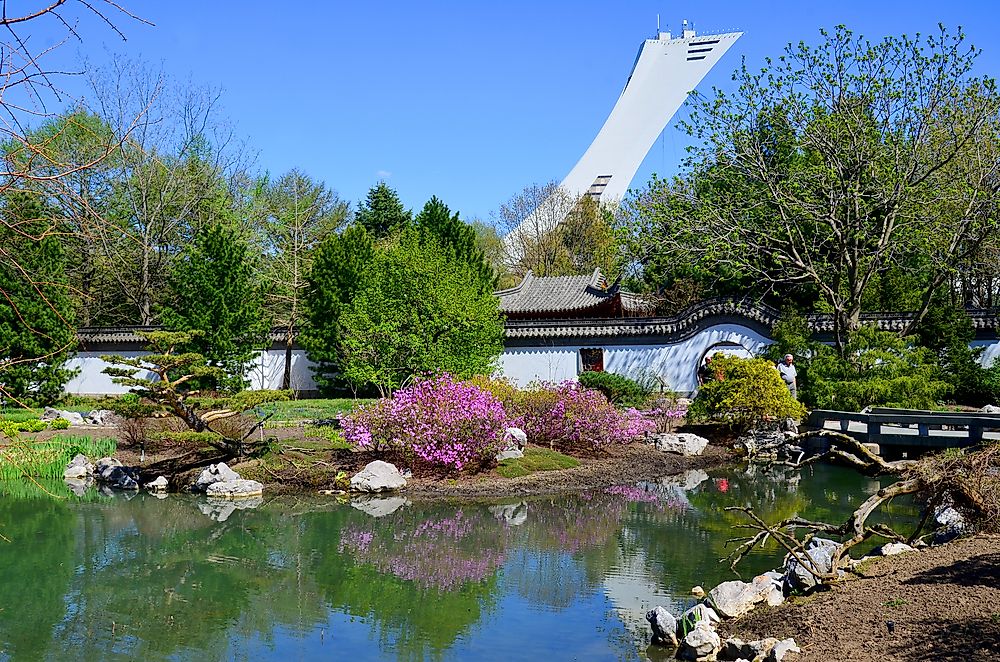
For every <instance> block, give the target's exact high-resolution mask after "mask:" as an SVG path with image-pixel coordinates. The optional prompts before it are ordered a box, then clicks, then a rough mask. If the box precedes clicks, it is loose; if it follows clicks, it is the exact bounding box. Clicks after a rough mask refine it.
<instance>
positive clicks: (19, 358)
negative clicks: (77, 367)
mask: <svg viewBox="0 0 1000 662" xmlns="http://www.w3.org/2000/svg"><path fill="white" fill-rule="evenodd" d="M2 204H3V207H2V209H0V218H2V221H3V222H2V223H0V397H2V398H5V399H6V398H11V399H13V400H15V401H17V402H19V403H22V404H35V405H38V404H49V403H51V402H53V401H54V400H56V399H57V398H58V397H59V396H60V395H61V394H62V390H63V386H64V385H65V384H66V382H67V381H69V379H70V377H72V375H73V372H72V371H71V370H67V369H66V368H65V363H66V360H67V359H68V358H69V354H70V352H71V351H72V350H73V349H74V348H75V346H76V327H75V325H74V317H73V304H72V300H71V298H70V296H69V292H68V286H67V284H66V275H65V253H64V251H63V247H62V244H61V243H60V241H59V236H58V227H57V224H56V222H55V221H54V220H53V218H52V216H51V211H50V210H49V209H48V208H47V207H46V206H45V205H44V204H42V201H41V200H40V199H39V198H38V197H37V196H35V195H31V194H29V193H23V192H8V193H7V194H6V195H5V196H4V198H3V201H2Z"/></svg>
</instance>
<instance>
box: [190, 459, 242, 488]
mask: <svg viewBox="0 0 1000 662" xmlns="http://www.w3.org/2000/svg"><path fill="white" fill-rule="evenodd" d="M240 478H241V476H240V475H239V474H238V473H236V472H235V471H233V470H232V469H230V468H229V465H227V464H226V463H225V462H219V463H218V464H211V465H209V467H208V468H207V469H205V470H203V471H202V472H201V475H200V476H198V480H196V481H195V482H194V485H193V486H192V487H191V489H193V490H194V491H196V492H204V491H206V490H208V487H209V485H212V484H214V483H223V482H228V481H234V480H240Z"/></svg>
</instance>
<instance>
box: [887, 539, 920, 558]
mask: <svg viewBox="0 0 1000 662" xmlns="http://www.w3.org/2000/svg"><path fill="white" fill-rule="evenodd" d="M915 551H917V550H915V549H913V548H912V547H910V546H909V545H907V544H906V543H902V542H889V543H886V544H884V545H882V547H881V548H880V549H879V552H880V553H881V554H882V556H896V555H897V554H905V553H907V552H915Z"/></svg>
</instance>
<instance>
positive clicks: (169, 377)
mask: <svg viewBox="0 0 1000 662" xmlns="http://www.w3.org/2000/svg"><path fill="white" fill-rule="evenodd" d="M139 335H140V336H142V337H143V338H144V339H145V340H146V341H147V342H148V343H149V349H150V350H151V351H152V353H151V354H147V355H144V356H137V357H125V356H119V355H110V356H102V357H101V359H102V360H103V361H105V362H106V363H109V364H111V366H112V367H109V368H105V369H104V372H105V373H106V374H108V375H111V377H112V380H113V381H114V382H115V383H116V384H121V385H122V386H127V387H129V389H130V390H131V392H132V393H135V394H137V395H138V396H140V397H141V398H144V399H145V400H147V401H148V402H150V403H151V404H152V405H153V406H154V407H155V408H156V409H158V410H160V411H162V412H166V413H167V414H170V415H173V416H176V417H177V418H178V419H180V420H181V421H183V422H184V424H185V425H186V426H187V427H188V429H189V430H190V431H191V432H193V433H195V434H196V435H197V436H194V437H187V438H190V439H191V440H196V441H200V442H203V443H205V444H207V445H208V446H211V447H212V448H214V449H216V450H218V451H221V452H222V453H223V454H224V455H226V456H228V457H239V456H242V455H246V454H253V453H254V452H255V451H257V450H259V449H258V448H257V445H258V444H254V443H252V442H250V441H249V439H250V437H251V435H252V434H253V433H254V432H256V431H257V430H258V429H259V428H260V427H261V426H262V425H263V424H264V421H266V420H267V418H266V417H265V418H262V419H261V420H259V421H258V422H257V423H256V424H255V425H254V426H252V427H250V429H249V430H246V431H242V430H241V435H240V436H236V435H234V434H233V431H232V428H231V427H228V426H227V429H224V428H223V427H222V426H221V425H220V423H221V422H223V421H227V420H229V419H233V418H235V417H237V416H239V415H240V414H243V413H244V412H247V411H250V410H253V409H255V408H256V407H259V406H260V405H263V404H265V403H268V402H276V401H279V400H287V399H288V396H289V393H288V391H272V390H261V391H241V392H239V393H236V394H234V395H231V396H229V397H223V398H205V397H201V394H200V393H199V391H198V390H196V389H195V388H194V386H195V384H196V383H197V382H199V381H206V380H207V381H216V380H218V379H221V378H222V377H223V376H224V372H223V370H222V368H219V367H218V366H212V365H208V362H207V360H206V359H205V357H204V356H202V355H201V354H198V353H195V352H185V351H182V350H181V348H183V347H189V346H191V345H192V344H194V342H195V341H196V339H197V335H198V333H197V332H183V331H149V332H140V334H139ZM179 350H181V351H179ZM122 366H123V367H122Z"/></svg>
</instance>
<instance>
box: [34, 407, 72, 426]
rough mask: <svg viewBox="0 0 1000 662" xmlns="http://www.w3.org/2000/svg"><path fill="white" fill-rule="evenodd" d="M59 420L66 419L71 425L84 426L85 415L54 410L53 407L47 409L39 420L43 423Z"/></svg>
mask: <svg viewBox="0 0 1000 662" xmlns="http://www.w3.org/2000/svg"><path fill="white" fill-rule="evenodd" d="M57 418H64V419H66V420H67V421H69V424H70V425H83V414H79V413H77V412H75V411H66V410H64V409H53V408H52V407H46V408H45V411H43V412H42V415H41V416H39V420H42V421H46V422H47V421H54V420H56V419H57Z"/></svg>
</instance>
